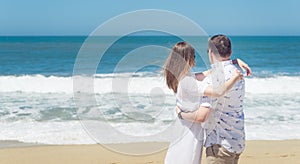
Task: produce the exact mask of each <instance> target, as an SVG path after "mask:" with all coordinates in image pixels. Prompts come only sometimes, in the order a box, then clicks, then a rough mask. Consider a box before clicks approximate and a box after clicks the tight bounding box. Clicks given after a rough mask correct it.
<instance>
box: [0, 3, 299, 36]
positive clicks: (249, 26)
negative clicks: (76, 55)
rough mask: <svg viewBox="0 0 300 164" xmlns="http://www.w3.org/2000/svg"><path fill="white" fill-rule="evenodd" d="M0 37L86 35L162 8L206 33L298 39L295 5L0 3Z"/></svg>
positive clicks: (297, 5) (297, 10)
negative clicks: (136, 12) (112, 22)
mask: <svg viewBox="0 0 300 164" xmlns="http://www.w3.org/2000/svg"><path fill="white" fill-rule="evenodd" d="M0 4H1V5H0V35H88V34H90V33H91V32H92V31H93V30H94V29H95V28H97V27H98V26H99V25H100V24H102V23H104V22H105V21H106V20H108V19H110V18H112V17H114V16H117V15H119V14H122V13H124V12H129V11H134V10H140V9H164V10H169V11H173V12H177V13H179V14H182V15H184V16H186V17H188V18H190V19H192V20H193V21H195V22H196V23H197V24H199V25H200V26H201V27H202V28H203V29H204V30H205V31H206V32H207V33H208V34H216V33H224V34H227V35H300V17H299V16H300V10H299V9H298V8H299V7H300V1H298V0H272V1H271V0H270V1H267V0H266V1H263V0H251V1H249V0H248V1H242V0H228V1H225V0H213V1H211V0H207V1H201V0H194V1H176V0H174V1H171V0H169V1H162V0H151V1H146V0H127V1H126V0H121V1H116V0H107V1H104V2H101V1H100V0H86V1H83V0H73V1H71V0H69V1H67V0H24V1H22V0H0Z"/></svg>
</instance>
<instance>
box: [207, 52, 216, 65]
mask: <svg viewBox="0 0 300 164" xmlns="http://www.w3.org/2000/svg"><path fill="white" fill-rule="evenodd" d="M208 54H209V58H210V62H211V63H213V62H214V61H215V58H214V54H213V53H212V52H211V51H210V52H209V53H208Z"/></svg>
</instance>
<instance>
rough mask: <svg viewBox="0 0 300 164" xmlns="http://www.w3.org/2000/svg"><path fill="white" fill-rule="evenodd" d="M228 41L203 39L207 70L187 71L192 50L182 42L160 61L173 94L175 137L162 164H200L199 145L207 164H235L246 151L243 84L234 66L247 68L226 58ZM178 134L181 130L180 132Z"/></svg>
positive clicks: (191, 64) (226, 38)
mask: <svg viewBox="0 0 300 164" xmlns="http://www.w3.org/2000/svg"><path fill="white" fill-rule="evenodd" d="M231 54H232V50H231V42H230V40H229V38H228V37H227V36H225V35H215V36H213V37H211V38H210V39H209V41H208V55H209V59H210V62H211V67H212V68H211V69H210V70H208V71H204V72H202V73H196V74H194V73H191V72H190V71H191V68H192V67H193V66H195V50H194V48H193V47H192V46H191V45H189V44H188V43H186V42H179V43H177V44H176V45H175V46H174V47H173V49H172V52H171V53H170V55H169V57H168V59H167V61H166V63H165V68H164V69H165V70H164V73H165V78H166V83H167V86H168V87H169V88H170V89H172V90H173V91H174V93H175V95H176V106H177V107H176V113H177V115H178V118H179V119H177V120H176V123H175V127H176V130H177V129H178V132H177V133H174V136H173V138H174V139H173V140H172V141H171V143H170V146H169V149H168V152H167V155H166V158H165V163H166V164H200V163H201V158H202V149H203V146H204V147H206V160H207V164H237V163H238V160H239V156H240V154H241V153H242V152H243V150H244V148H245V132H244V113H243V99H244V95H245V82H244V79H243V75H242V74H241V72H240V71H238V69H237V68H236V66H235V64H238V65H239V66H240V67H241V68H246V69H247V74H248V75H250V74H251V69H250V68H249V67H248V65H247V64H246V63H244V62H243V61H241V60H239V59H237V60H231V59H230V57H231ZM179 131H180V132H179Z"/></svg>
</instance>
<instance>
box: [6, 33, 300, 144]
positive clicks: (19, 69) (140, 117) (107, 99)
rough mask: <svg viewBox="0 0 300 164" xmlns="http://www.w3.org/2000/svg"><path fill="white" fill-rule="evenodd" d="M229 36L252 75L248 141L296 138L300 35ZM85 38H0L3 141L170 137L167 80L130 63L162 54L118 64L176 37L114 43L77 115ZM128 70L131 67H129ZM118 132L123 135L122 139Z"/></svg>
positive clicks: (153, 68)
mask: <svg viewBox="0 0 300 164" xmlns="http://www.w3.org/2000/svg"><path fill="white" fill-rule="evenodd" d="M230 38H231V40H232V45H233V58H236V57H238V58H241V59H243V60H244V61H246V62H247V63H248V64H249V65H250V66H251V68H252V70H253V75H252V76H251V77H246V78H245V80H246V97H245V101H244V102H245V108H244V112H245V127H246V139H247V140H284V139H300V126H299V125H300V109H299V107H300V85H299V84H300V51H299V50H300V37H296V36H295V37H293V36H278V37H277V36H232V37H230ZM85 39H86V37H85V36H72V37H71V36H70V37H62V36H59V37H48V36H33V37H30V36H24V37H17V36H15V37H9V36H7V37H4V36H2V37H0V97H1V98H0V103H1V106H0V140H1V141H7V140H16V141H20V142H25V143H41V144H93V143H96V142H101V143H120V142H121V143H126V142H136V141H141V142H143V141H145V142H147V141H161V142H165V141H168V140H169V138H168V137H169V136H170V135H171V134H170V133H168V132H167V129H168V127H169V126H170V125H171V124H172V122H174V119H175V115H174V109H173V108H174V105H175V101H176V100H175V98H174V95H173V93H172V92H171V91H170V90H169V89H168V88H167V87H166V86H165V82H164V79H163V75H162V73H161V68H160V67H159V66H157V65H148V66H145V67H142V68H136V66H139V65H138V64H136V63H144V62H146V61H149V60H153V59H155V60H156V61H157V63H163V62H164V60H165V59H166V57H167V56H168V52H167V51H166V52H165V55H155V53H156V52H155V51H154V52H152V53H153V54H154V56H151V55H150V56H149V55H144V56H143V54H142V53H141V54H138V55H140V56H138V57H136V58H134V59H133V60H131V61H130V62H132V64H129V65H125V66H124V65H123V67H122V69H116V67H117V66H118V63H119V62H120V61H122V59H124V57H125V56H126V54H128V53H131V52H133V50H135V49H137V48H139V47H142V46H147V45H158V46H163V47H167V48H171V47H172V46H173V45H174V44H175V43H176V42H178V41H180V38H177V37H171V36H128V37H124V38H121V39H120V40H118V41H117V42H116V43H114V44H113V46H111V47H110V48H109V49H108V50H107V51H106V52H105V54H104V56H103V57H102V58H101V61H100V63H99V65H98V67H97V69H96V73H95V75H94V87H95V88H94V97H95V99H96V101H97V105H90V104H86V106H85V107H84V112H83V115H79V114H78V110H79V109H78V107H77V106H76V102H75V98H74V94H73V93H74V92H73V77H72V76H73V67H74V63H75V61H76V57H77V54H78V52H79V50H80V48H81V46H82V44H83V42H84V41H85ZM204 46H206V45H204ZM161 53H162V52H160V53H158V54H161ZM200 55H204V54H200ZM205 55H206V54H205ZM196 60H197V67H195V68H193V71H203V70H205V69H207V65H205V64H204V63H207V61H204V60H205V59H203V58H200V57H199V55H197V57H196ZM134 63H135V64H134ZM133 70H137V71H135V73H132V71H133ZM122 77H130V81H129V82H128V88H127V89H124V88H121V89H118V90H113V91H112V81H113V80H115V79H116V78H122ZM154 91H155V92H154ZM157 93H161V94H157ZM81 114H82V113H81ZM83 118H84V119H87V120H89V121H94V122H98V123H99V126H97V127H92V126H89V125H88V124H86V123H85V122H84V121H81V120H82V119H83ZM102 125H103V126H102ZM107 125H109V126H110V127H112V128H111V129H114V130H115V131H117V132H118V133H115V132H112V131H111V129H110V128H107ZM93 131H97V134H98V135H99V136H95V134H96V133H95V134H94V132H93ZM120 133H122V134H125V136H127V137H120V136H119V134H120ZM132 136H133V137H132ZM95 138H97V139H95ZM99 140H100V141H99Z"/></svg>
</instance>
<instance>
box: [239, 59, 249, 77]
mask: <svg viewBox="0 0 300 164" xmlns="http://www.w3.org/2000/svg"><path fill="white" fill-rule="evenodd" d="M236 60H237V64H238V65H239V67H241V68H242V70H243V71H245V69H246V70H247V76H250V75H251V74H252V70H251V68H250V67H249V66H248V64H246V63H245V62H244V61H242V60H241V59H236Z"/></svg>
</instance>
